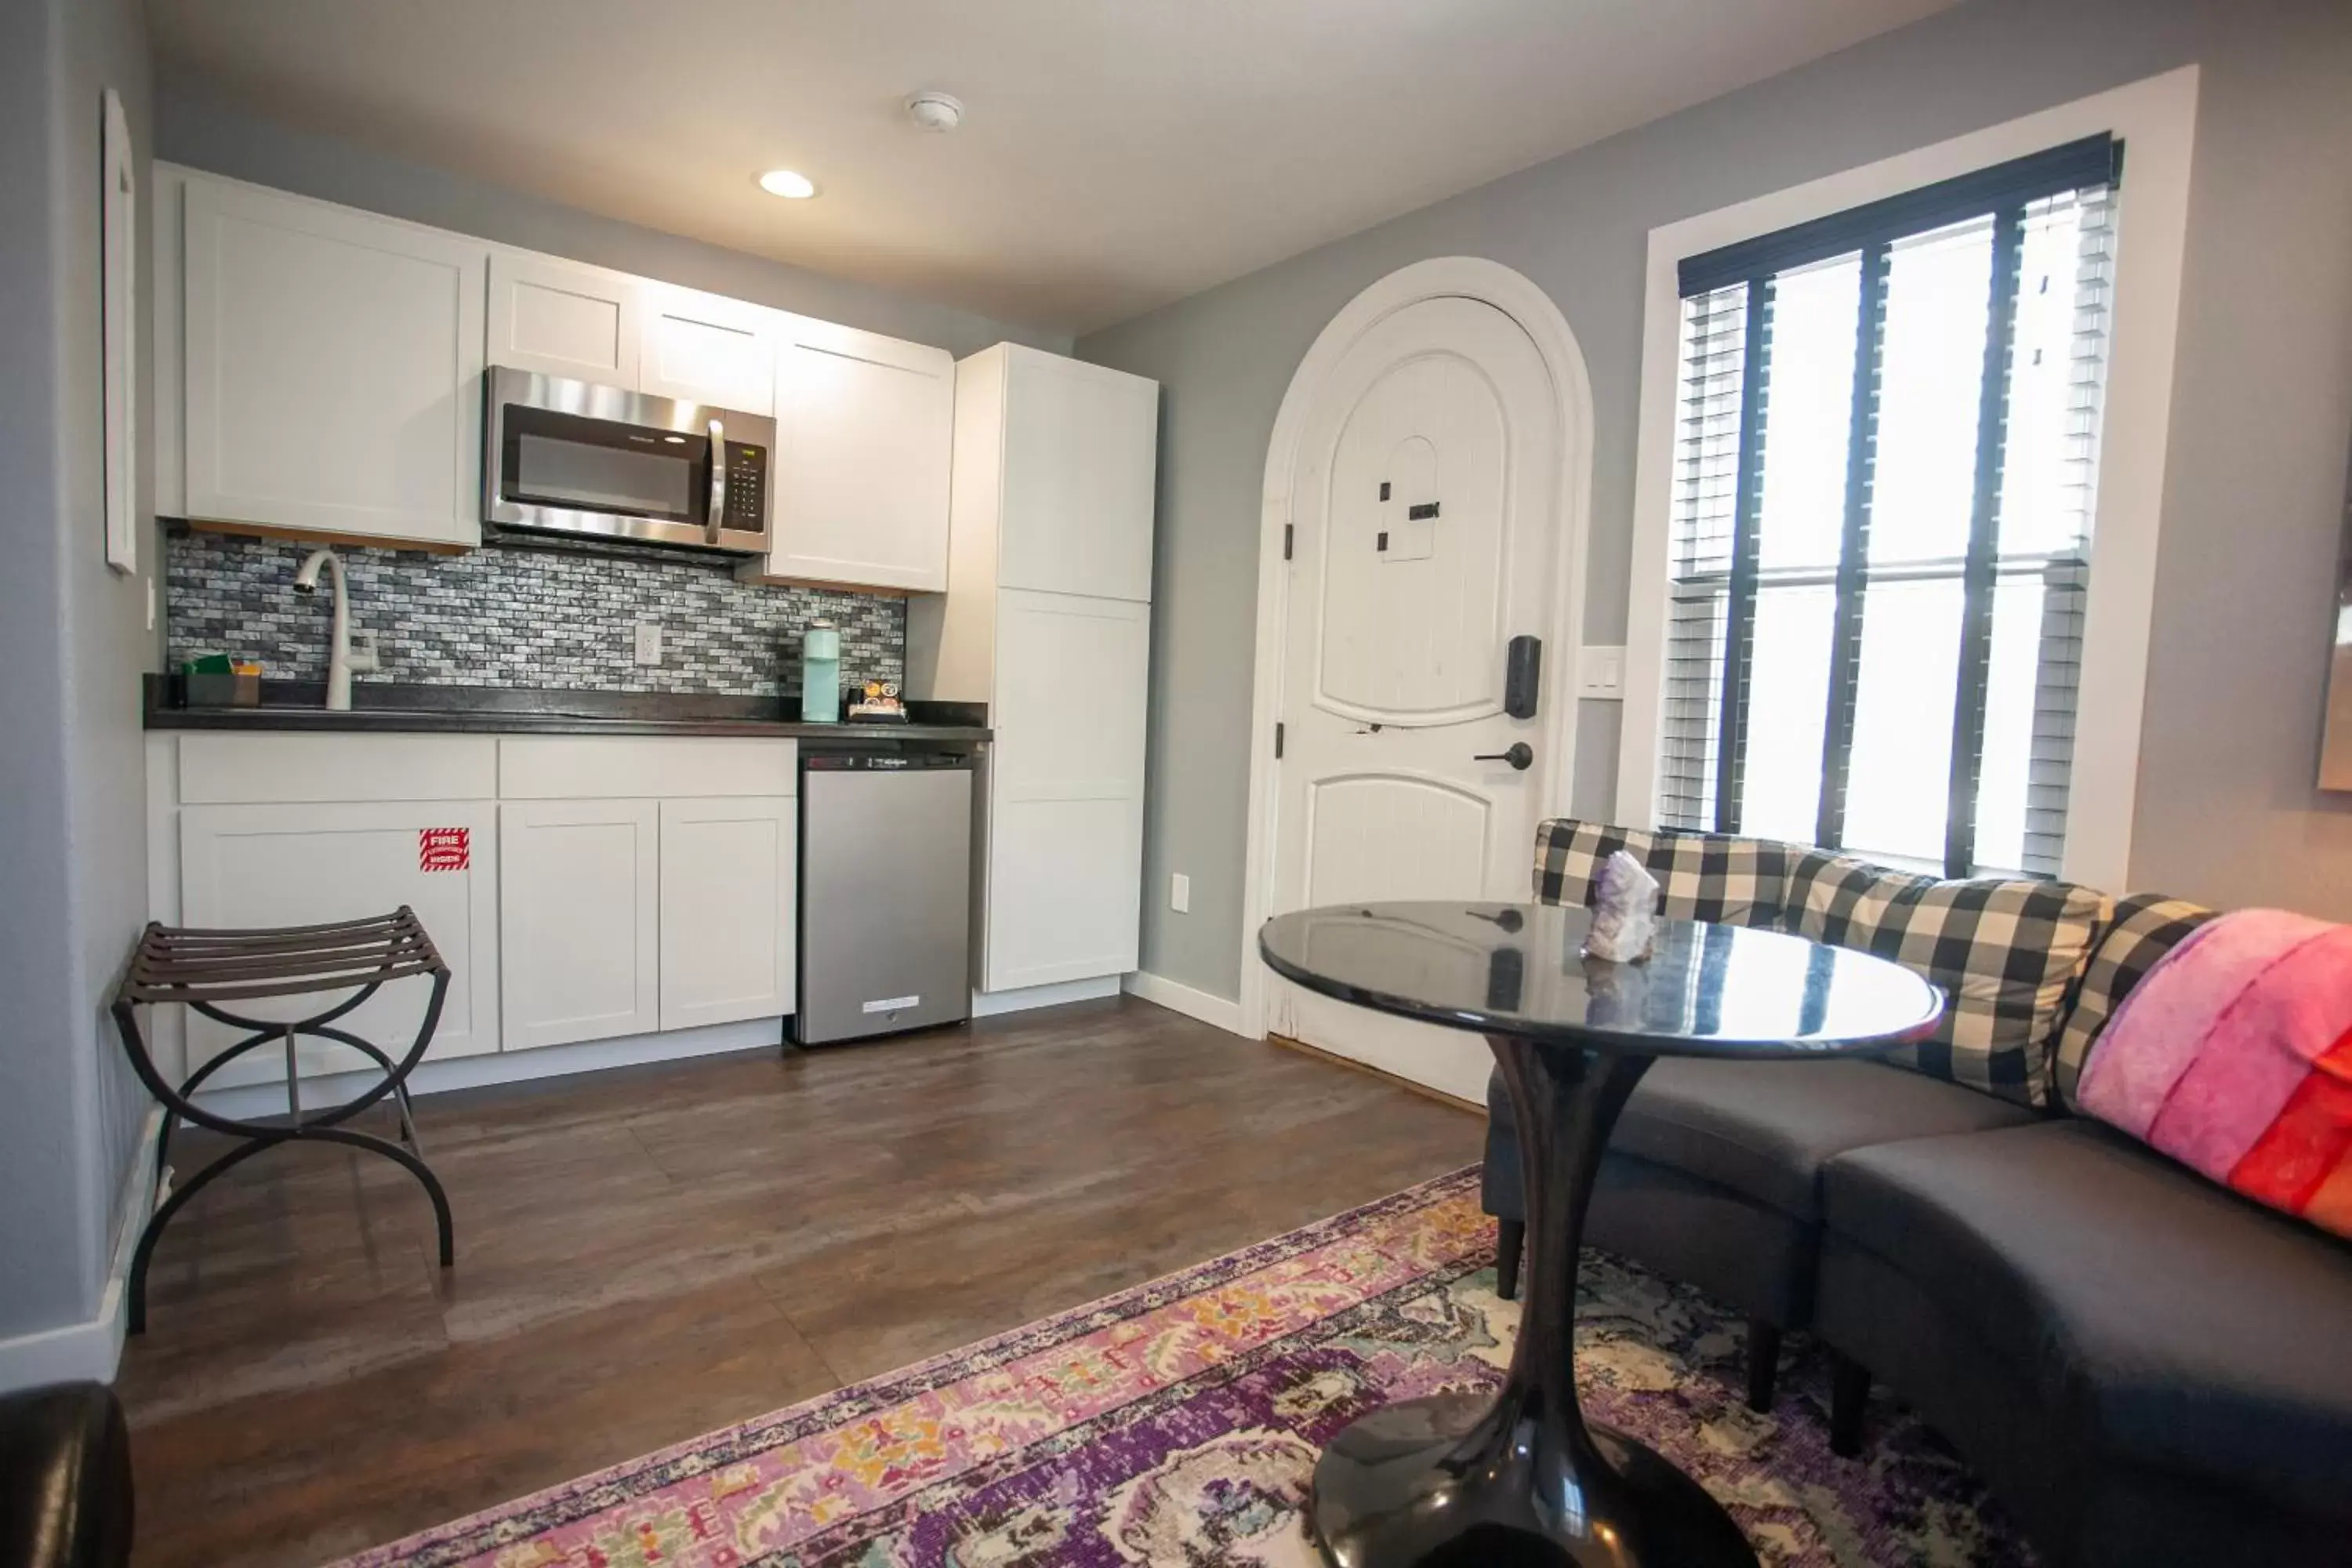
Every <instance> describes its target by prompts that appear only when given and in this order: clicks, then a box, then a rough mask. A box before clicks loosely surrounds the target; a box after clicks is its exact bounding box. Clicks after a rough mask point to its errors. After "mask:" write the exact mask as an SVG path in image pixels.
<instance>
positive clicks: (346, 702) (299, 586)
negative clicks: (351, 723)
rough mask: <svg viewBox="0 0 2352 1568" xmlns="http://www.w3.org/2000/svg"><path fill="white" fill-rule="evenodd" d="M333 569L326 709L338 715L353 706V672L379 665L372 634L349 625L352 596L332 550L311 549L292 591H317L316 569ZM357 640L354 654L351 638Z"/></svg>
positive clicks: (336, 556)
mask: <svg viewBox="0 0 2352 1568" xmlns="http://www.w3.org/2000/svg"><path fill="white" fill-rule="evenodd" d="M321 566H331V567H332V568H334V572H333V576H334V579H335V627H334V630H333V632H332V633H331V634H330V636H329V638H328V642H327V707H328V708H329V709H330V710H333V711H336V712H341V711H342V710H344V709H347V708H349V707H350V706H351V705H352V671H353V670H355V669H356V670H362V671H373V670H375V669H378V668H382V665H381V663H380V661H379V660H378V658H377V657H376V647H375V634H374V633H373V632H371V631H363V630H361V629H360V628H359V627H356V626H352V608H351V595H350V593H349V592H348V591H347V590H346V589H345V588H344V586H343V561H342V557H341V556H340V555H337V554H336V553H335V552H333V551H331V550H313V551H312V552H310V559H309V560H307V561H305V562H303V563H302V570H300V571H299V572H297V573H295V574H294V590H295V592H297V593H299V594H315V593H317V592H318V591H319V569H320V567H321ZM353 637H357V638H359V639H360V647H359V648H358V650H357V651H356V652H355V651H353V649H352V638H353Z"/></svg>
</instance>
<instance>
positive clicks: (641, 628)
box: [637, 621, 661, 664]
mask: <svg viewBox="0 0 2352 1568" xmlns="http://www.w3.org/2000/svg"><path fill="white" fill-rule="evenodd" d="M637 662H638V663H639V664H659V663H660V662H661V623H660V622H659V621H639V622H638V623H637Z"/></svg>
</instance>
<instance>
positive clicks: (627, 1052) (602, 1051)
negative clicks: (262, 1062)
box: [196, 1018, 784, 1117]
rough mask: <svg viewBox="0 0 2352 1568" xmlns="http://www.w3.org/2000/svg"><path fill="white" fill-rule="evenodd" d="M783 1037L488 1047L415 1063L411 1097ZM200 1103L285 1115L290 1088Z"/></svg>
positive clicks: (716, 1028) (322, 1086)
mask: <svg viewBox="0 0 2352 1568" xmlns="http://www.w3.org/2000/svg"><path fill="white" fill-rule="evenodd" d="M783 1037H784V1036H783V1020H782V1019H780V1018H751V1019H747V1020H746V1021H744V1022H742V1023H740V1024H709V1025H706V1026H703V1027H701V1028H698V1029H676V1030H672V1031H671V1032H670V1033H668V1034H666V1035H624V1036H622V1037H620V1038H618V1039H612V1040H583V1041H582V1042H580V1043H579V1044H578V1045H572V1046H540V1047H535V1048H533V1049H530V1050H518V1051H486V1052H484V1053H483V1054H482V1055H480V1056H478V1057H450V1058H446V1060H443V1061H437V1062H436V1061H424V1062H419V1063H417V1064H416V1070H415V1072H413V1073H411V1074H409V1075H408V1092H409V1093H410V1094H411V1095H413V1096H423V1095H428V1094H440V1093H444V1092H446V1091H447V1090H449V1089H479V1088H482V1087H484V1086H485V1085H488V1084H494V1083H528V1082H529V1081H530V1080H531V1079H541V1078H562V1077H563V1076H565V1075H567V1074H570V1073H577V1072H600V1071H602V1070H603V1069H604V1068H620V1067H638V1066H642V1065H644V1064H646V1063H647V1062H675V1061H684V1060H686V1059H687V1058H690V1057H714V1056H721V1055H724V1054H725V1053H727V1052H729V1051H749V1050H757V1049H759V1048H760V1047H762V1046H767V1047H779V1046H781V1045H782V1041H783ZM380 1076H382V1075H380V1074H378V1073H375V1072H373V1071H370V1072H352V1073H327V1074H323V1075H321V1076H320V1077H318V1078H310V1077H305V1078H304V1079H302V1102H303V1103H304V1104H305V1105H329V1104H332V1103H333V1102H334V1101H335V1100H345V1099H349V1098H350V1097H351V1096H352V1095H353V1094H356V1093H358V1092H359V1091H360V1090H361V1089H364V1088H366V1087H367V1086H368V1085H369V1084H371V1083H373V1082H374V1081H375V1080H376V1079H377V1078H379V1077H380ZM196 1104H197V1105H199V1106H201V1107H203V1108H204V1109H205V1110H209V1111H212V1112H214V1113H215V1114H216V1115H221V1116H236V1117H257V1116H282V1115H284V1114H285V1113H286V1088H285V1086H284V1085H283V1084H278V1083H256V1084H246V1085H243V1086H241V1087H239V1088H236V1089H206V1090H205V1091H204V1092H203V1093H201V1094H199V1095H197V1096H196Z"/></svg>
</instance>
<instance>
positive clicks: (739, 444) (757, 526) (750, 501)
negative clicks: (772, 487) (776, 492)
mask: <svg viewBox="0 0 2352 1568" xmlns="http://www.w3.org/2000/svg"><path fill="white" fill-rule="evenodd" d="M721 526H722V527H724V528H727V529H729V530H730V531H741V532H744V533H765V532H766V531H768V449H767V448H766V447H755V446H753V445H751V443H750V442H748V441H730V442H728V443H727V516H726V518H725V520H724V521H723V522H722V523H721Z"/></svg>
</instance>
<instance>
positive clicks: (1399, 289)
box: [1241, 256, 1592, 1036]
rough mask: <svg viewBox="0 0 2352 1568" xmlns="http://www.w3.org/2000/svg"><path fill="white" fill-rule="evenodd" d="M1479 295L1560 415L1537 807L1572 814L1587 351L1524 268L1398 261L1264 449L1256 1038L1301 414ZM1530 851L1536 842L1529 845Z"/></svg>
mask: <svg viewBox="0 0 2352 1568" xmlns="http://www.w3.org/2000/svg"><path fill="white" fill-rule="evenodd" d="M1444 299H1465V300H1478V301H1480V302H1481V303H1484V304H1487V305H1491V306H1493V307H1494V308H1495V309H1496V310H1500V311H1502V312H1503V313H1504V314H1505V315H1507V316H1508V317H1510V318H1511V320H1513V321H1516V322H1517V323H1518V325H1519V327H1520V330H1521V331H1525V332H1526V333H1527V334H1528V339H1529V340H1530V341H1531V342H1534V344H1535V345H1536V350H1537V352H1538V353H1539V354H1540V355H1541V356H1542V358H1543V363H1544V368H1545V370H1546V372H1547V373H1548V374H1549V376H1550V378H1551V385H1552V395H1553V398H1554V400H1555V403H1556V405H1557V407H1558V411H1559V421H1560V429H1559V438H1560V439H1559V479H1558V483H1557V484H1556V485H1555V487H1554V489H1553V492H1552V493H1553V504H1554V507H1555V509H1556V510H1557V514H1558V526H1559V545H1560V548H1559V551H1558V552H1557V565H1556V567H1555V570H1556V572H1557V582H1556V584H1555V585H1554V592H1553V596H1552V602H1553V607H1552V624H1551V626H1549V627H1546V628H1545V629H1544V632H1543V637H1544V645H1545V647H1544V688H1545V692H1546V696H1547V707H1546V711H1545V717H1544V741H1545V746H1544V750H1545V756H1546V759H1547V760H1546V766H1545V773H1544V792H1545V798H1544V811H1545V813H1546V815H1558V814H1559V813H1560V812H1563V811H1565V810H1566V809H1567V805H1568V791H1569V781H1570V775H1571V773H1573V771H1574V766H1575V753H1574V745H1575V739H1576V675H1577V663H1578V655H1579V651H1580V649H1581V647H1582V646H1583V642H1584V590H1583V579H1584V567H1585V550H1586V536H1587V533H1588V531H1589V526H1590V521H1591V504H1592V384H1591V378H1590V377H1589V376H1588V375H1587V374H1586V373H1585V368H1584V353H1583V351H1582V350H1581V349H1580V348H1579V347H1578V346H1577V342H1576V334H1575V333H1574V332H1572V331H1570V330H1569V325H1568V318H1566V317H1565V316H1563V315H1561V314H1560V312H1559V306H1558V305H1555V304H1554V303H1552V300H1551V296H1549V294H1546V293H1545V292H1544V291H1543V290H1542V289H1539V288H1538V287H1536V285H1535V284H1534V283H1533V282H1532V281H1530V280H1529V279H1528V278H1527V277H1525V276H1524V275H1523V274H1521V273H1518V272H1516V271H1514V270H1512V269H1511V268H1508V267H1506V266H1504V265H1503V264H1502V263H1500V262H1498V261H1489V260H1486V259H1485V258H1481V257H1475V256H1443V257H1436V258H1432V259H1430V260H1427V261H1416V262H1414V263H1413V264H1412V265H1411V266H1410V267H1404V268H1399V269H1398V270H1396V271H1394V272H1391V273H1390V274H1389V275H1388V276H1387V277H1385V278H1383V279H1381V280H1380V281H1379V282H1377V283H1374V284H1373V285H1371V286H1370V288H1368V289H1365V290H1364V291H1363V292H1362V293H1360V294H1359V295H1357V296H1356V297H1355V298H1354V299H1353V300H1349V302H1348V303H1347V305H1346V306H1345V307H1344V308H1342V309H1341V310H1340V311H1339V314H1338V315H1336V316H1333V317H1332V318H1331V320H1330V322H1329V323H1328V325H1327V326H1325V327H1324V329H1323V331H1321V333H1319V334H1318V336H1317V337H1316V339H1315V343H1314V346H1313V347H1312V348H1309V349H1308V350H1307V357H1306V358H1305V359H1303V360H1301V361H1300V362H1299V363H1298V370H1297V373H1296V374H1293V375H1292V376H1291V378H1290V389H1289V390H1288V391H1287V392H1286V393H1284V394H1283V397H1282V410H1281V412H1280V413H1278V414H1276V416H1275V420H1274V436H1273V438H1272V439H1271V440H1270V441H1269V442H1268V443H1267V446H1266V453H1265V489H1264V490H1263V492H1262V495H1263V498H1264V499H1263V501H1262V503H1261V506H1260V520H1261V521H1260V525H1259V531H1258V567H1257V664H1256V670H1255V682H1254V690H1253V695H1252V699H1251V707H1250V717H1251V730H1250V771H1249V816H1248V825H1249V826H1248V850H1247V857H1248V858H1247V860H1246V861H1245V863H1244V869H1243V877H1242V944H1241V945H1242V951H1241V964H1242V969H1241V1023H1242V1028H1243V1031H1244V1033H1246V1034H1249V1035H1252V1036H1264V1035H1265V1033H1266V984H1265V964H1264V963H1263V962H1261V961H1260V959H1259V958H1258V954H1257V931H1258V927H1260V926H1261V925H1264V924H1265V919H1266V906H1267V903H1268V900H1270V899H1271V897H1272V893H1273V888H1274V858H1275V849H1276V836H1277V833H1278V831H1279V827H1280V823H1279V820H1278V813H1279V811H1280V807H1281V794H1280V792H1279V791H1278V790H1276V788H1275V769H1276V766H1277V764H1276V762H1275V757H1274V725H1275V720H1276V716H1277V715H1279V714H1280V713H1281V711H1282V673H1283V672H1282V666H1283V639H1284V637H1285V636H1286V633H1287V631H1288V626H1287V625H1286V622H1287V619H1288V616H1289V610H1290V605H1289V595H1288V594H1287V593H1286V591H1285V590H1286V583H1285V581H1284V577H1285V574H1284V570H1283V568H1284V564H1285V563H1284V558H1283V531H1284V530H1285V529H1286V528H1287V527H1288V526H1289V525H1290V523H1291V521H1292V517H1291V510H1290V501H1291V492H1292V489H1293V484H1292V480H1293V476H1294V475H1295V474H1296V472H1297V466H1298V458H1299V444H1300V442H1301V440H1302V439H1303V438H1304V437H1305V435H1306V425H1307V414H1308V411H1309V410H1310V409H1312V408H1313V407H1314V406H1315V401H1316V398H1317V397H1318V395H1319V394H1320V393H1321V392H1322V390H1323V387H1324V385H1325V384H1326V383H1327V382H1328V380H1329V379H1330V375H1331V373H1332V372H1333V370H1334V369H1336V368H1337V367H1338V365H1339V362H1340V360H1341V359H1342V358H1343V357H1344V356H1345V355H1346V354H1347V353H1348V351H1349V349H1351V348H1353V347H1354V346H1355V344H1356V341H1357V340H1358V339H1360V338H1361V337H1362V336H1363V335H1364V334H1365V333H1366V332H1367V331H1370V330H1371V328H1372V327H1373V326H1374V325H1375V324H1377V323H1378V322H1380V321H1382V320H1383V319H1385V318H1387V317H1389V316H1391V315H1393V314H1395V313H1396V312H1397V311H1399V310H1404V309H1406V308H1407V307H1408V306H1412V305H1418V304H1420V303H1422V302H1423V300H1444ZM1528 853H1529V855H1530V856H1532V855H1533V853H1534V847H1533V846H1532V845H1530V846H1529V847H1528Z"/></svg>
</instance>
